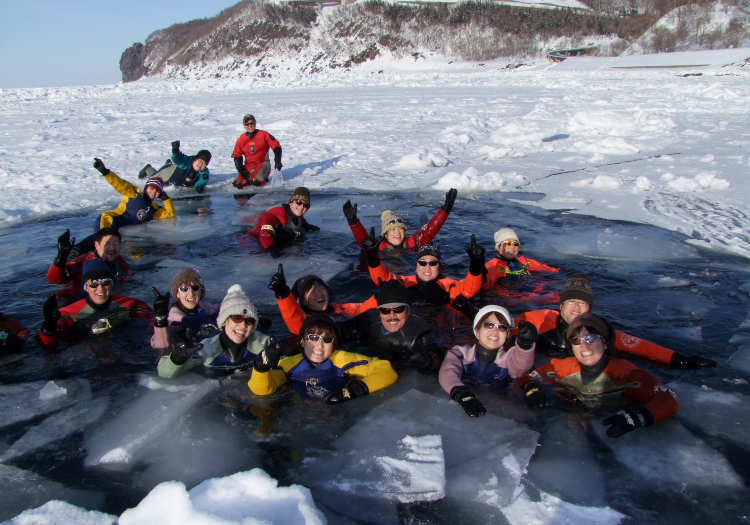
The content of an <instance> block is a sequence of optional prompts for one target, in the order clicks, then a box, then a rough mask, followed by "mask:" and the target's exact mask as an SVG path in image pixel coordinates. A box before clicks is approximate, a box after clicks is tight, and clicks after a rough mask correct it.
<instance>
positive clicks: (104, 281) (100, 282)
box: [86, 279, 112, 289]
mask: <svg viewBox="0 0 750 525" xmlns="http://www.w3.org/2000/svg"><path fill="white" fill-rule="evenodd" d="M100 285H101V286H102V287H103V288H109V287H110V286H112V279H97V280H95V281H93V280H92V281H89V282H88V283H87V284H86V286H88V287H89V288H91V289H95V288H99V286H100Z"/></svg>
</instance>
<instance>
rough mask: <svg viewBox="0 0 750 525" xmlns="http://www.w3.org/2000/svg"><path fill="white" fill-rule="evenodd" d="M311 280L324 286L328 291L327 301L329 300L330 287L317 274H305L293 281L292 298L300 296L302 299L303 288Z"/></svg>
mask: <svg viewBox="0 0 750 525" xmlns="http://www.w3.org/2000/svg"><path fill="white" fill-rule="evenodd" d="M313 281H315V282H318V283H320V284H322V285H323V286H325V288H326V290H327V291H328V301H329V302H330V301H331V289H330V288H328V285H327V284H326V283H325V281H323V279H321V278H320V277H318V276H317V275H305V276H304V277H300V278H299V279H297V280H296V281H294V284H293V285H292V295H293V296H294V298H295V299H298V300H299V298H300V297H302V298H303V299H304V292H305V288H307V287H308V285H309V284H310V283H311V282H313Z"/></svg>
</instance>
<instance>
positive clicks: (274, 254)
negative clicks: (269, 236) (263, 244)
mask: <svg viewBox="0 0 750 525" xmlns="http://www.w3.org/2000/svg"><path fill="white" fill-rule="evenodd" d="M266 250H268V253H270V254H271V257H273V258H274V259H278V258H279V257H281V255H282V254H281V251H280V250H279V249H278V248H277V247H276V245H275V244H272V245H271V246H269V247H268V248H266Z"/></svg>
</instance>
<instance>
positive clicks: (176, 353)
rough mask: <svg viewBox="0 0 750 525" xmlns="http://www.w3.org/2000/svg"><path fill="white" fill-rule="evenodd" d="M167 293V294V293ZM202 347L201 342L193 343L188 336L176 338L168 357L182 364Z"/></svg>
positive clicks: (177, 363)
mask: <svg viewBox="0 0 750 525" xmlns="http://www.w3.org/2000/svg"><path fill="white" fill-rule="evenodd" d="M167 295H169V294H167ZM201 348H203V343H193V341H191V340H190V338H189V337H188V338H185V339H178V340H177V341H175V342H174V345H172V353H171V354H169V358H170V359H171V360H172V362H173V363H174V364H176V365H184V364H185V363H187V362H188V360H189V359H190V356H192V355H193V354H195V353H196V352H198V351H199V350H200V349H201Z"/></svg>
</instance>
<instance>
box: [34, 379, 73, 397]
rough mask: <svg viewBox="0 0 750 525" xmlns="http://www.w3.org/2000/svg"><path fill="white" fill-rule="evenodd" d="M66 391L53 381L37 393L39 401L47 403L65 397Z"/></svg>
mask: <svg viewBox="0 0 750 525" xmlns="http://www.w3.org/2000/svg"><path fill="white" fill-rule="evenodd" d="M67 393H68V390H67V389H66V388H62V387H59V386H57V385H56V384H55V382H54V381H49V382H48V383H47V384H46V385H44V388H42V389H41V390H40V391H39V399H41V400H42V401H49V400H50V399H57V398H58V397H63V396H65V395H67Z"/></svg>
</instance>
